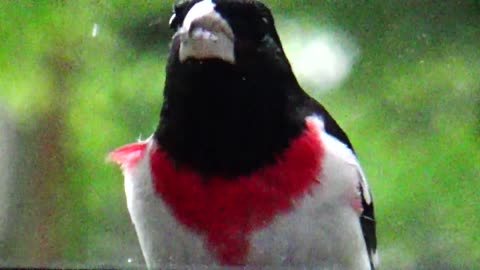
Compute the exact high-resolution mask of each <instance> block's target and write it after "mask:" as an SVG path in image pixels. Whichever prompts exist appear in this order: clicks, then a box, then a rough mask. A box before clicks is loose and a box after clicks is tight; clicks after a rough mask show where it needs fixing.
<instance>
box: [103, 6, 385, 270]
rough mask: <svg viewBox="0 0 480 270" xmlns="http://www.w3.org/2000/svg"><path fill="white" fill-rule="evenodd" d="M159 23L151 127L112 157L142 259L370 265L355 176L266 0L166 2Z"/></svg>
mask: <svg viewBox="0 0 480 270" xmlns="http://www.w3.org/2000/svg"><path fill="white" fill-rule="evenodd" d="M169 27H170V28H171V29H172V32H173V35H172V40H171V44H170V47H169V48H170V49H169V55H168V60H167V64H166V79H165V84H164V93H163V95H164V99H163V104H162V105H161V109H160V119H159V122H158V125H157V127H156V129H155V131H154V132H153V134H152V135H151V136H150V137H149V138H148V139H146V140H143V141H138V142H134V143H131V144H127V145H125V146H121V147H119V148H117V149H116V150H113V151H112V152H111V153H110V154H109V158H110V160H111V161H112V162H115V163H118V164H119V165H120V166H121V169H122V171H123V175H124V185H125V192H126V201H127V208H128V211H129V214H130V217H131V220H132V222H133V225H134V227H135V230H136V233H137V236H138V240H139V243H140V247H141V250H142V253H143V256H144V258H145V262H146V265H147V267H148V268H150V269H158V268H161V269H168V268H177V267H193V268H195V267H200V266H202V267H207V268H209V267H233V266H242V267H249V266H252V267H255V269H256V268H261V267H273V269H277V268H280V267H303V268H302V269H342V270H350V269H351V270H366V269H369V270H373V269H376V268H377V265H378V255H377V251H376V249H377V239H376V231H375V219H374V208H373V201H372V195H371V192H370V189H369V186H368V184H367V181H366V177H365V174H364V172H363V170H362V168H361V166H360V163H359V161H358V159H357V157H356V154H355V151H354V149H353V146H352V144H351V142H350V140H349V139H348V137H347V135H346V133H345V132H344V131H343V129H342V128H341V127H340V126H339V125H338V124H337V122H336V121H335V120H334V119H333V117H332V116H331V115H330V113H329V112H328V111H327V110H326V109H325V107H324V106H322V105H321V104H320V103H319V102H318V101H316V100H315V99H313V98H312V97H310V96H309V95H308V94H307V92H305V91H304V90H303V88H302V87H301V86H300V84H299V82H298V81H297V79H296V77H295V75H294V73H293V71H292V67H291V65H290V63H289V61H288V59H287V56H286V54H285V51H284V49H283V47H282V43H281V40H280V36H279V34H278V32H277V30H276V26H275V22H274V18H273V15H272V12H271V10H270V9H269V7H268V6H267V5H266V4H265V3H262V2H261V1H257V0H186V1H185V0H183V1H177V2H176V3H175V4H174V8H173V14H172V17H171V18H170V21H169Z"/></svg>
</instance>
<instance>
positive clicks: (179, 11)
mask: <svg viewBox="0 0 480 270" xmlns="http://www.w3.org/2000/svg"><path fill="white" fill-rule="evenodd" d="M189 5H191V1H179V2H177V4H175V5H174V6H173V14H172V17H170V20H169V21H168V25H169V26H170V28H171V29H173V30H176V29H177V28H178V27H179V26H180V24H181V23H182V21H183V17H184V16H185V14H184V11H185V10H187V7H188V6H189Z"/></svg>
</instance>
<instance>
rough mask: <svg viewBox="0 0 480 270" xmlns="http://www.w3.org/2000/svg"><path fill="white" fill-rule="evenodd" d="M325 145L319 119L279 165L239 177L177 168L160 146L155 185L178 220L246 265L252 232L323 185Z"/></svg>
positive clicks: (230, 261)
mask: <svg viewBox="0 0 480 270" xmlns="http://www.w3.org/2000/svg"><path fill="white" fill-rule="evenodd" d="M322 156H323V147H322V144H321V142H320V136H319V131H318V128H317V127H316V125H315V124H314V123H313V121H310V120H307V128H306V129H305V130H304V132H303V133H302V134H301V135H300V136H299V137H297V138H296V139H294V140H293V141H292V142H291V144H290V146H289V147H288V148H287V149H286V151H285V152H284V153H283V154H282V155H281V156H279V157H278V159H277V163H276V164H274V165H270V166H267V167H265V168H263V169H260V170H258V171H257V172H255V173H253V174H251V175H248V176H241V177H238V178H237V179H222V178H220V177H211V178H210V179H208V180H206V179H204V178H202V177H201V176H200V175H198V174H196V173H195V172H194V171H190V170H188V169H184V168H182V170H177V169H176V168H175V167H174V166H173V164H172V163H171V161H170V160H169V159H168V158H167V155H166V154H165V153H164V152H163V151H162V150H161V149H159V148H154V149H153V150H152V152H151V168H152V173H153V181H154V183H153V184H154V188H155V190H156V192H158V194H159V195H160V196H161V198H162V199H163V200H164V201H165V202H166V204H167V205H168V206H169V208H170V210H171V212H172V214H173V215H174V216H175V217H176V218H177V220H178V221H179V222H180V223H182V224H184V225H185V226H187V227H188V228H190V229H191V230H193V231H195V232H197V233H199V234H201V235H203V236H204V237H205V246H206V247H207V248H208V249H209V250H210V251H211V252H212V253H213V254H214V255H215V256H216V258H217V260H218V261H219V262H220V263H222V264H226V265H241V264H243V263H244V262H245V259H246V257H247V255H248V251H249V246H250V245H249V237H250V234H251V233H252V232H253V231H255V230H258V229H261V228H263V227H265V226H267V225H269V224H270V223H271V222H272V220H273V218H274V217H275V216H276V215H280V214H284V213H287V212H288V211H290V210H292V208H293V207H294V203H295V201H296V200H298V199H300V198H302V197H303V196H304V195H305V194H306V193H308V192H309V191H310V190H311V188H312V186H313V185H315V184H318V180H317V178H318V175H319V172H320V169H321V158H322Z"/></svg>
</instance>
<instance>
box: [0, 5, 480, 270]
mask: <svg viewBox="0 0 480 270" xmlns="http://www.w3.org/2000/svg"><path fill="white" fill-rule="evenodd" d="M266 2H267V3H268V4H270V6H271V7H272V10H273V12H274V15H275V17H276V21H277V25H278V30H279V32H280V36H281V38H282V40H283V41H284V46H285V48H286V51H287V55H289V57H290V59H291V60H292V63H293V66H294V69H295V70H296V71H298V73H299V74H300V76H299V79H300V81H301V83H302V85H304V86H305V88H306V89H307V90H308V91H309V92H310V93H311V94H312V95H314V96H315V97H316V98H318V99H319V100H321V101H322V103H324V105H326V107H327V108H329V110H330V111H331V112H332V114H333V115H334V116H335V117H336V118H337V119H338V121H339V123H340V124H341V125H342V126H343V127H344V129H345V130H346V131H347V133H348V134H350V137H351V140H352V141H353V143H354V145H355V146H356V150H357V152H358V154H359V157H360V160H361V162H362V164H363V166H364V168H365V170H366V173H367V176H368V178H369V182H370V186H371V189H372V191H373V193H374V197H375V200H376V215H377V220H378V221H377V222H378V238H379V250H380V255H381V265H382V269H480V200H479V198H480V196H479V190H480V182H479V180H480V179H479V178H480V139H479V138H480V121H479V119H480V4H479V1H473V0H472V1H467V0H464V1H453V0H447V1H420V0H418V1H393V0H391V1H380V0H376V1H347V0H345V1H333V0H325V1H318V0H304V1H300V0H298V1H288V0H283V1H274V0H272V1H266ZM171 5H172V3H171V2H170V1H165V0H162V1H160V0H157V1H147V0H142V1H126V0H115V1H101V0H90V1H87V0H78V1H59V0H56V1H54V0H50V1H40V0H39V1H25V0H23V1H10V0H2V1H0V41H1V42H0V151H1V155H0V185H1V187H0V266H4V267H5V266H50V267H62V266H66V267H107V266H114V267H129V266H137V265H142V264H143V259H142V256H141V252H140V249H139V246H138V243H137V240H136V236H135V234H134V230H133V226H132V224H131V222H130V219H129V216H128V212H127V209H126V203H125V197H124V191H123V180H122V176H121V173H120V170H119V169H118V168H116V167H115V166H113V165H110V164H107V163H106V161H105V157H106V155H107V153H108V152H109V151H111V150H113V149H114V148H115V147H117V146H120V145H122V144H125V143H128V142H132V141H134V140H136V139H137V138H146V137H148V136H149V135H150V134H151V133H152V132H153V130H154V128H155V126H156V124H157V121H158V114H159V110H160V106H161V102H162V90H163V82H164V79H165V75H164V66H165V59H166V57H167V54H168V43H169V40H170V35H171V34H172V33H171V32H170V30H169V29H168V26H167V24H168V19H169V17H170V10H171ZM317 37H318V38H317ZM310 45H311V46H310ZM307 48H308V50H307ZM305 53H307V55H306V56H305ZM309 56H311V59H312V60H310V61H305V59H309ZM302 59H303V60H302ZM325 74H326V75H325ZM327 75H328V76H327ZM319 78H320V79H319Z"/></svg>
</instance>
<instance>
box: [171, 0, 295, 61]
mask: <svg viewBox="0 0 480 270" xmlns="http://www.w3.org/2000/svg"><path fill="white" fill-rule="evenodd" d="M170 27H171V28H172V29H173V30H174V31H175V34H174V36H173V41H172V47H171V52H170V63H174V64H178V65H181V64H192V63H193V64H195V63H204V62H208V61H213V62H215V61H217V62H218V61H219V60H220V61H222V62H225V63H228V64H230V65H234V66H237V67H242V66H243V67H248V68H252V65H253V66H255V64H256V65H259V64H260V66H261V65H262V64H267V63H270V64H271V65H272V66H273V65H275V66H276V67H278V68H282V67H283V68H287V69H290V65H289V63H288V60H287V58H286V57H285V54H284V51H283V48H282V45H281V42H280V38H279V36H278V34H277V31H276V29H275V24H274V20H273V16H272V14H271V12H270V10H269V9H268V7H266V6H265V5H264V4H263V3H261V2H259V1H256V0H187V1H185V0H184V1H179V2H177V3H176V4H175V6H174V13H173V15H172V17H171V19H170Z"/></svg>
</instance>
